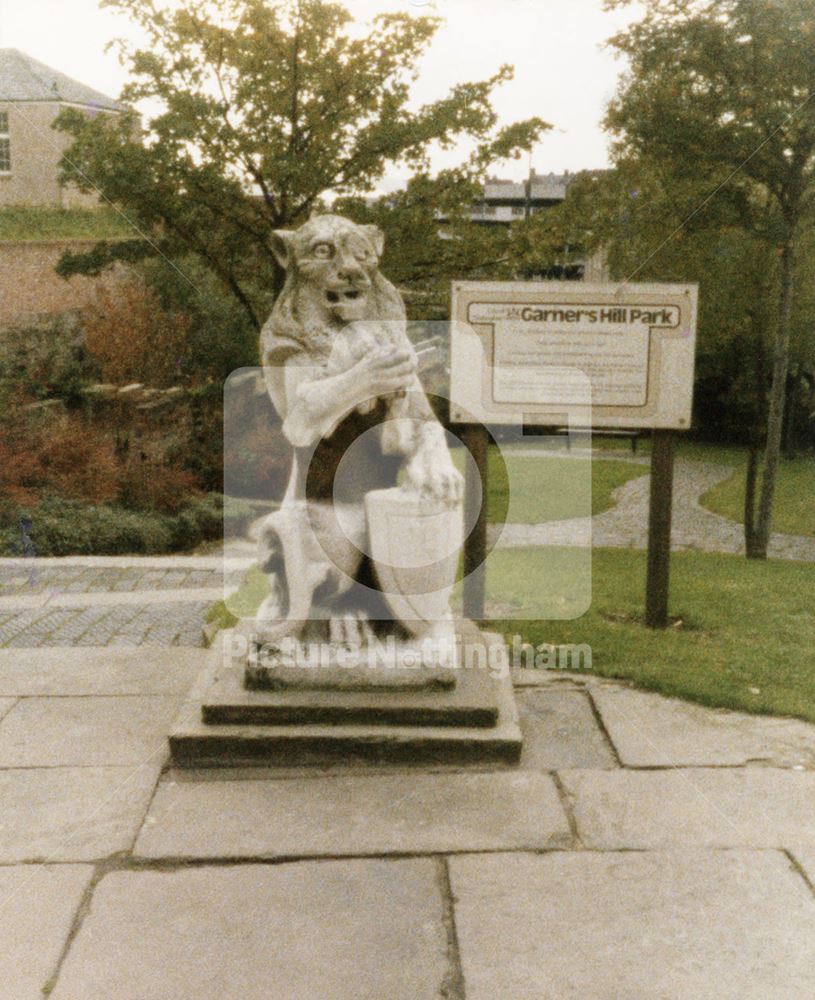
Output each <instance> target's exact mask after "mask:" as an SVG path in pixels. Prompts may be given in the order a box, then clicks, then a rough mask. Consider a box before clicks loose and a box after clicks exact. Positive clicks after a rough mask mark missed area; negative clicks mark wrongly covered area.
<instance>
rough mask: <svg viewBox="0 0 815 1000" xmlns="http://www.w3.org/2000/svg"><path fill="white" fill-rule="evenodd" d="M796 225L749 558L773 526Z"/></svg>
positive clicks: (757, 555) (789, 242) (788, 245)
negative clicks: (752, 544) (752, 545)
mask: <svg viewBox="0 0 815 1000" xmlns="http://www.w3.org/2000/svg"><path fill="white" fill-rule="evenodd" d="M794 232H795V225H794V223H793V224H790V225H789V228H788V231H787V238H786V240H785V241H784V247H783V249H782V251H781V294H780V297H779V303H778V330H777V332H776V335H775V349H774V355H773V381H772V386H771V388H770V412H769V417H768V420H767V448H766V451H765V453H764V475H763V476H762V480H761V498H760V500H759V505H758V518H757V520H756V526H755V537H754V543H755V544H754V551H753V552H752V553H749V552H748V558H751V559H766V558H767V547H768V545H769V542H770V531H771V530H772V517H773V500H774V498H775V481H776V475H777V473H778V459H779V455H780V453H781V435H782V431H783V426H784V400H785V398H786V394H787V370H788V368H789V356H790V320H791V316H792V287H793V270H794V265H795V259H794V253H795V246H794Z"/></svg>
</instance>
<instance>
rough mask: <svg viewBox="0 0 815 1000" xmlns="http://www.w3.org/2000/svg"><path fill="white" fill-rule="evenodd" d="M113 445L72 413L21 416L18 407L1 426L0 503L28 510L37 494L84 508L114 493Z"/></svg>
mask: <svg viewBox="0 0 815 1000" xmlns="http://www.w3.org/2000/svg"><path fill="white" fill-rule="evenodd" d="M118 480H119V466H118V463H117V460H116V456H115V454H114V448H113V442H112V441H111V440H110V438H109V437H108V436H107V435H106V434H104V433H103V432H101V431H99V430H97V429H95V428H94V427H92V426H90V425H88V423H87V422H86V421H85V420H83V419H82V417H81V416H79V415H76V414H65V413H57V414H56V415H55V414H53V413H51V412H46V413H38V412H36V411H34V412H31V411H26V410H25V409H24V408H23V407H22V406H20V405H19V403H18V404H17V405H15V406H12V407H11V408H10V409H9V410H7V411H6V414H5V419H3V421H2V422H0V499H2V500H4V501H6V502H12V503H18V504H23V505H31V504H33V503H35V502H36V498H37V496H38V495H39V494H40V493H42V492H45V491H47V492H50V493H54V494H57V495H60V496H63V497H65V498H67V499H73V500H84V501H86V502H88V503H92V504H96V503H104V502H107V501H110V500H113V499H115V497H116V495H117V493H118Z"/></svg>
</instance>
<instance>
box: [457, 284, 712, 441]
mask: <svg viewBox="0 0 815 1000" xmlns="http://www.w3.org/2000/svg"><path fill="white" fill-rule="evenodd" d="M696 308H697V287H696V285H649V284H625V285H619V284H602V285H598V284H583V283H582V282H472V281H462V282H455V283H454V284H453V307H452V314H453V315H452V324H451V376H450V399H451V414H450V415H451V419H452V420H453V421H454V422H457V423H472V422H473V421H479V422H482V423H485V424H522V423H526V424H540V425H549V426H554V425H571V426H575V427H597V428H634V429H636V428H664V429H668V428H674V429H683V428H684V429H687V428H688V427H690V422H691V406H692V403H693V372H694V359H695V350H696Z"/></svg>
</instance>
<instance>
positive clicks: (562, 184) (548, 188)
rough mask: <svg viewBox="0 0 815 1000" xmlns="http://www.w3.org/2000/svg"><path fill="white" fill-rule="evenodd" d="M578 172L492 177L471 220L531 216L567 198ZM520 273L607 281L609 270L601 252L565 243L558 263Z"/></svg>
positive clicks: (500, 222) (489, 222)
mask: <svg viewBox="0 0 815 1000" xmlns="http://www.w3.org/2000/svg"><path fill="white" fill-rule="evenodd" d="M585 173H589V174H591V175H592V176H600V174H602V173H604V171H601V170H593V171H585V172H583V174H585ZM578 176H580V175H579V174H573V173H569V171H566V173H565V174H551V173H550V174H538V173H535V172H534V171H531V172H530V176H529V178H528V180H525V181H512V180H504V179H502V178H500V177H489V178H488V179H487V182H486V184H485V185H484V191H483V194H482V195H481V197H479V198H478V199H477V200H476V201H475V202H474V203H473V206H472V209H471V211H470V220H471V221H472V222H474V223H476V224H478V225H481V226H510V225H512V223H513V222H519V221H522V220H524V219H528V218H531V216H533V215H537V213H538V212H545V211H546V210H547V209H549V208H554V206H555V205H559V204H560V203H561V202H562V201H564V200H565V198H566V192H567V191H568V190H569V185H570V184H571V183H572V182H573V181H575V180H576V179H577V177H578ZM439 219H440V220H441V221H445V219H446V217H445V216H443V215H440V216H439ZM518 277H519V278H527V279H544V278H546V279H553V280H563V281H593V282H603V281H608V272H607V269H606V263H605V258H604V256H603V254H602V253H595V254H594V255H593V256H591V257H588V258H586V257H585V256H584V255H583V253H582V252H581V251H580V248H579V247H573V246H571V247H570V246H565V247H563V252H562V259H561V260H560V261H559V262H558V263H556V264H554V265H552V264H550V265H549V266H547V267H545V268H543V267H542V268H541V269H540V271H534V272H530V273H524V274H520V275H518Z"/></svg>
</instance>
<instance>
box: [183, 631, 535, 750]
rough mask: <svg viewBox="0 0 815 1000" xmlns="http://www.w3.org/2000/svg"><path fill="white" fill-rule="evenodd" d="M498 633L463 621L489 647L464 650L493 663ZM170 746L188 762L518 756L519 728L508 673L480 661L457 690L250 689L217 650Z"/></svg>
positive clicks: (466, 639) (472, 640) (466, 637)
mask: <svg viewBox="0 0 815 1000" xmlns="http://www.w3.org/2000/svg"><path fill="white" fill-rule="evenodd" d="M224 642H225V643H227V644H228V642H229V636H228V634H227V635H225V637H224ZM496 642H500V640H498V639H496V637H492V636H484V635H483V634H482V633H480V632H479V631H478V629H476V628H475V626H473V625H471V624H470V623H465V625H464V628H463V632H462V643H463V644H466V645H468V646H472V645H473V644H478V645H481V646H482V647H484V652H483V654H482V656H481V657H479V656H477V655H476V656H472V655H470V656H469V657H468V656H467V653H466V651H465V656H464V657H463V662H464V663H467V662H482V663H483V662H490V661H489V660H488V659H487V656H486V653H487V652H488V650H489V649H490V647H492V646H494V644H495V643H496ZM470 652H471V653H472V650H471V651H470ZM224 662H225V663H226V664H227V665H226V666H223V663H224ZM492 662H493V663H494V662H495V659H494V657H493V660H492ZM170 750H171V754H172V758H173V761H174V763H175V764H177V765H179V766H181V767H237V766H258V765H267V766H282V767H293V766H301V765H310V764H315V765H325V764H327V763H354V762H356V761H417V762H422V763H463V762H485V761H500V762H505V763H514V762H517V760H518V759H519V757H520V752H521V732H520V728H519V725H518V713H517V710H516V707H515V699H514V695H513V689H512V682H511V679H510V678H509V677H508V676H507V677H497V676H493V674H492V673H490V671H489V670H488V669H483V668H482V667H480V666H479V667H476V666H473V667H470V668H468V669H465V668H464V667H463V666H462V668H461V669H459V670H458V671H457V681H456V686H455V688H453V689H452V690H437V691H412V692H411V691H342V690H340V691H337V690H334V691H314V690H286V691H247V690H246V689H245V688H244V687H243V680H242V676H241V675H240V674H239V673H238V672H236V671H235V669H234V667H231V666H230V665H229V661H228V660H226V661H224V660H223V658H222V657H221V656H220V655H219V656H217V657H214V658H213V661H212V663H211V665H210V668H209V670H208V674H207V676H206V677H204V678H201V680H200V683H199V684H198V685H197V691H196V693H195V694H194V695H193V696H192V697H191V698H190V700H189V702H188V703H187V704H186V705H185V707H184V709H183V710H182V712H181V714H180V716H179V718H178V720H177V721H176V723H175V725H174V727H173V730H172V732H171V733H170Z"/></svg>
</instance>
